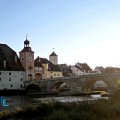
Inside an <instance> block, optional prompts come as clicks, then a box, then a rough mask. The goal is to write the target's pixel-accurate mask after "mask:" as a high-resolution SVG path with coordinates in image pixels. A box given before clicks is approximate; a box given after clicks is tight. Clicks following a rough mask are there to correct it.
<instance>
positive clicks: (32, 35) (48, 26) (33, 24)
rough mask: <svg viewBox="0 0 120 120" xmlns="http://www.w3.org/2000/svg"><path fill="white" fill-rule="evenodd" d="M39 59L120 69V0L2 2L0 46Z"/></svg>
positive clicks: (7, 0)
mask: <svg viewBox="0 0 120 120" xmlns="http://www.w3.org/2000/svg"><path fill="white" fill-rule="evenodd" d="M26 33H28V40H29V41H30V46H31V47H32V50H33V51H34V52H35V57H37V56H40V57H46V58H47V59H48V58H49V55H50V54H51V53H52V51H53V48H55V49H54V51H55V53H56V54H57V55H58V63H59V64H62V63H67V64H68V65H74V64H75V63H77V62H80V63H87V64H88V65H89V66H90V67H91V68H92V69H94V68H95V67H96V66H103V67H107V66H113V67H120V0H0V43H4V44H8V46H10V47H11V48H12V49H13V50H15V51H16V52H17V53H19V51H21V49H23V47H24V40H25V39H26Z"/></svg>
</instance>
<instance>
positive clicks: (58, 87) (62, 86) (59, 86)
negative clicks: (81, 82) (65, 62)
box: [50, 81, 71, 92]
mask: <svg viewBox="0 0 120 120" xmlns="http://www.w3.org/2000/svg"><path fill="white" fill-rule="evenodd" d="M70 89H71V88H70V86H69V85H68V84H67V83H66V82H61V81H60V82H55V83H53V84H52V85H51V86H50V90H51V91H58V92H63V91H70Z"/></svg>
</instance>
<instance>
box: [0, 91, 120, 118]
mask: <svg viewBox="0 0 120 120" xmlns="http://www.w3.org/2000/svg"><path fill="white" fill-rule="evenodd" d="M119 108H120V90H118V91H117V92H115V93H114V94H113V96H112V97H110V98H109V99H108V100H106V99H96V100H85V101H74V102H58V101H57V102H56V101H52V102H41V103H40V104H39V105H38V104H37V105H36V104H35V105H32V104H31V105H30V106H28V107H23V108H21V107H16V110H15V111H12V110H11V111H10V110H9V111H2V112H0V120H29V119H30V120H39V119H40V120H57V119H58V120H73V119H75V120H120V109H119Z"/></svg>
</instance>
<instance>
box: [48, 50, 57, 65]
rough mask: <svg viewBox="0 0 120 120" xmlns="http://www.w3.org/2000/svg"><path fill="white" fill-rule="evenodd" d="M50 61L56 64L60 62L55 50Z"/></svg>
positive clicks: (50, 56)
mask: <svg viewBox="0 0 120 120" xmlns="http://www.w3.org/2000/svg"><path fill="white" fill-rule="evenodd" d="M49 61H50V62H52V63H53V64H54V65H57V64H58V56H57V55H56V54H55V52H54V50H53V52H52V53H51V54H50V55H49Z"/></svg>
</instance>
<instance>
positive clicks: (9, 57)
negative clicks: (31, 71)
mask: <svg viewBox="0 0 120 120" xmlns="http://www.w3.org/2000/svg"><path fill="white" fill-rule="evenodd" d="M24 80H25V69H24V68H23V66H22V65H21V62H20V60H19V58H18V56H17V54H16V52H15V51H14V50H13V49H11V48H10V47H9V46H8V45H6V44H0V90H3V89H23V87H24V84H23V81H24Z"/></svg>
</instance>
